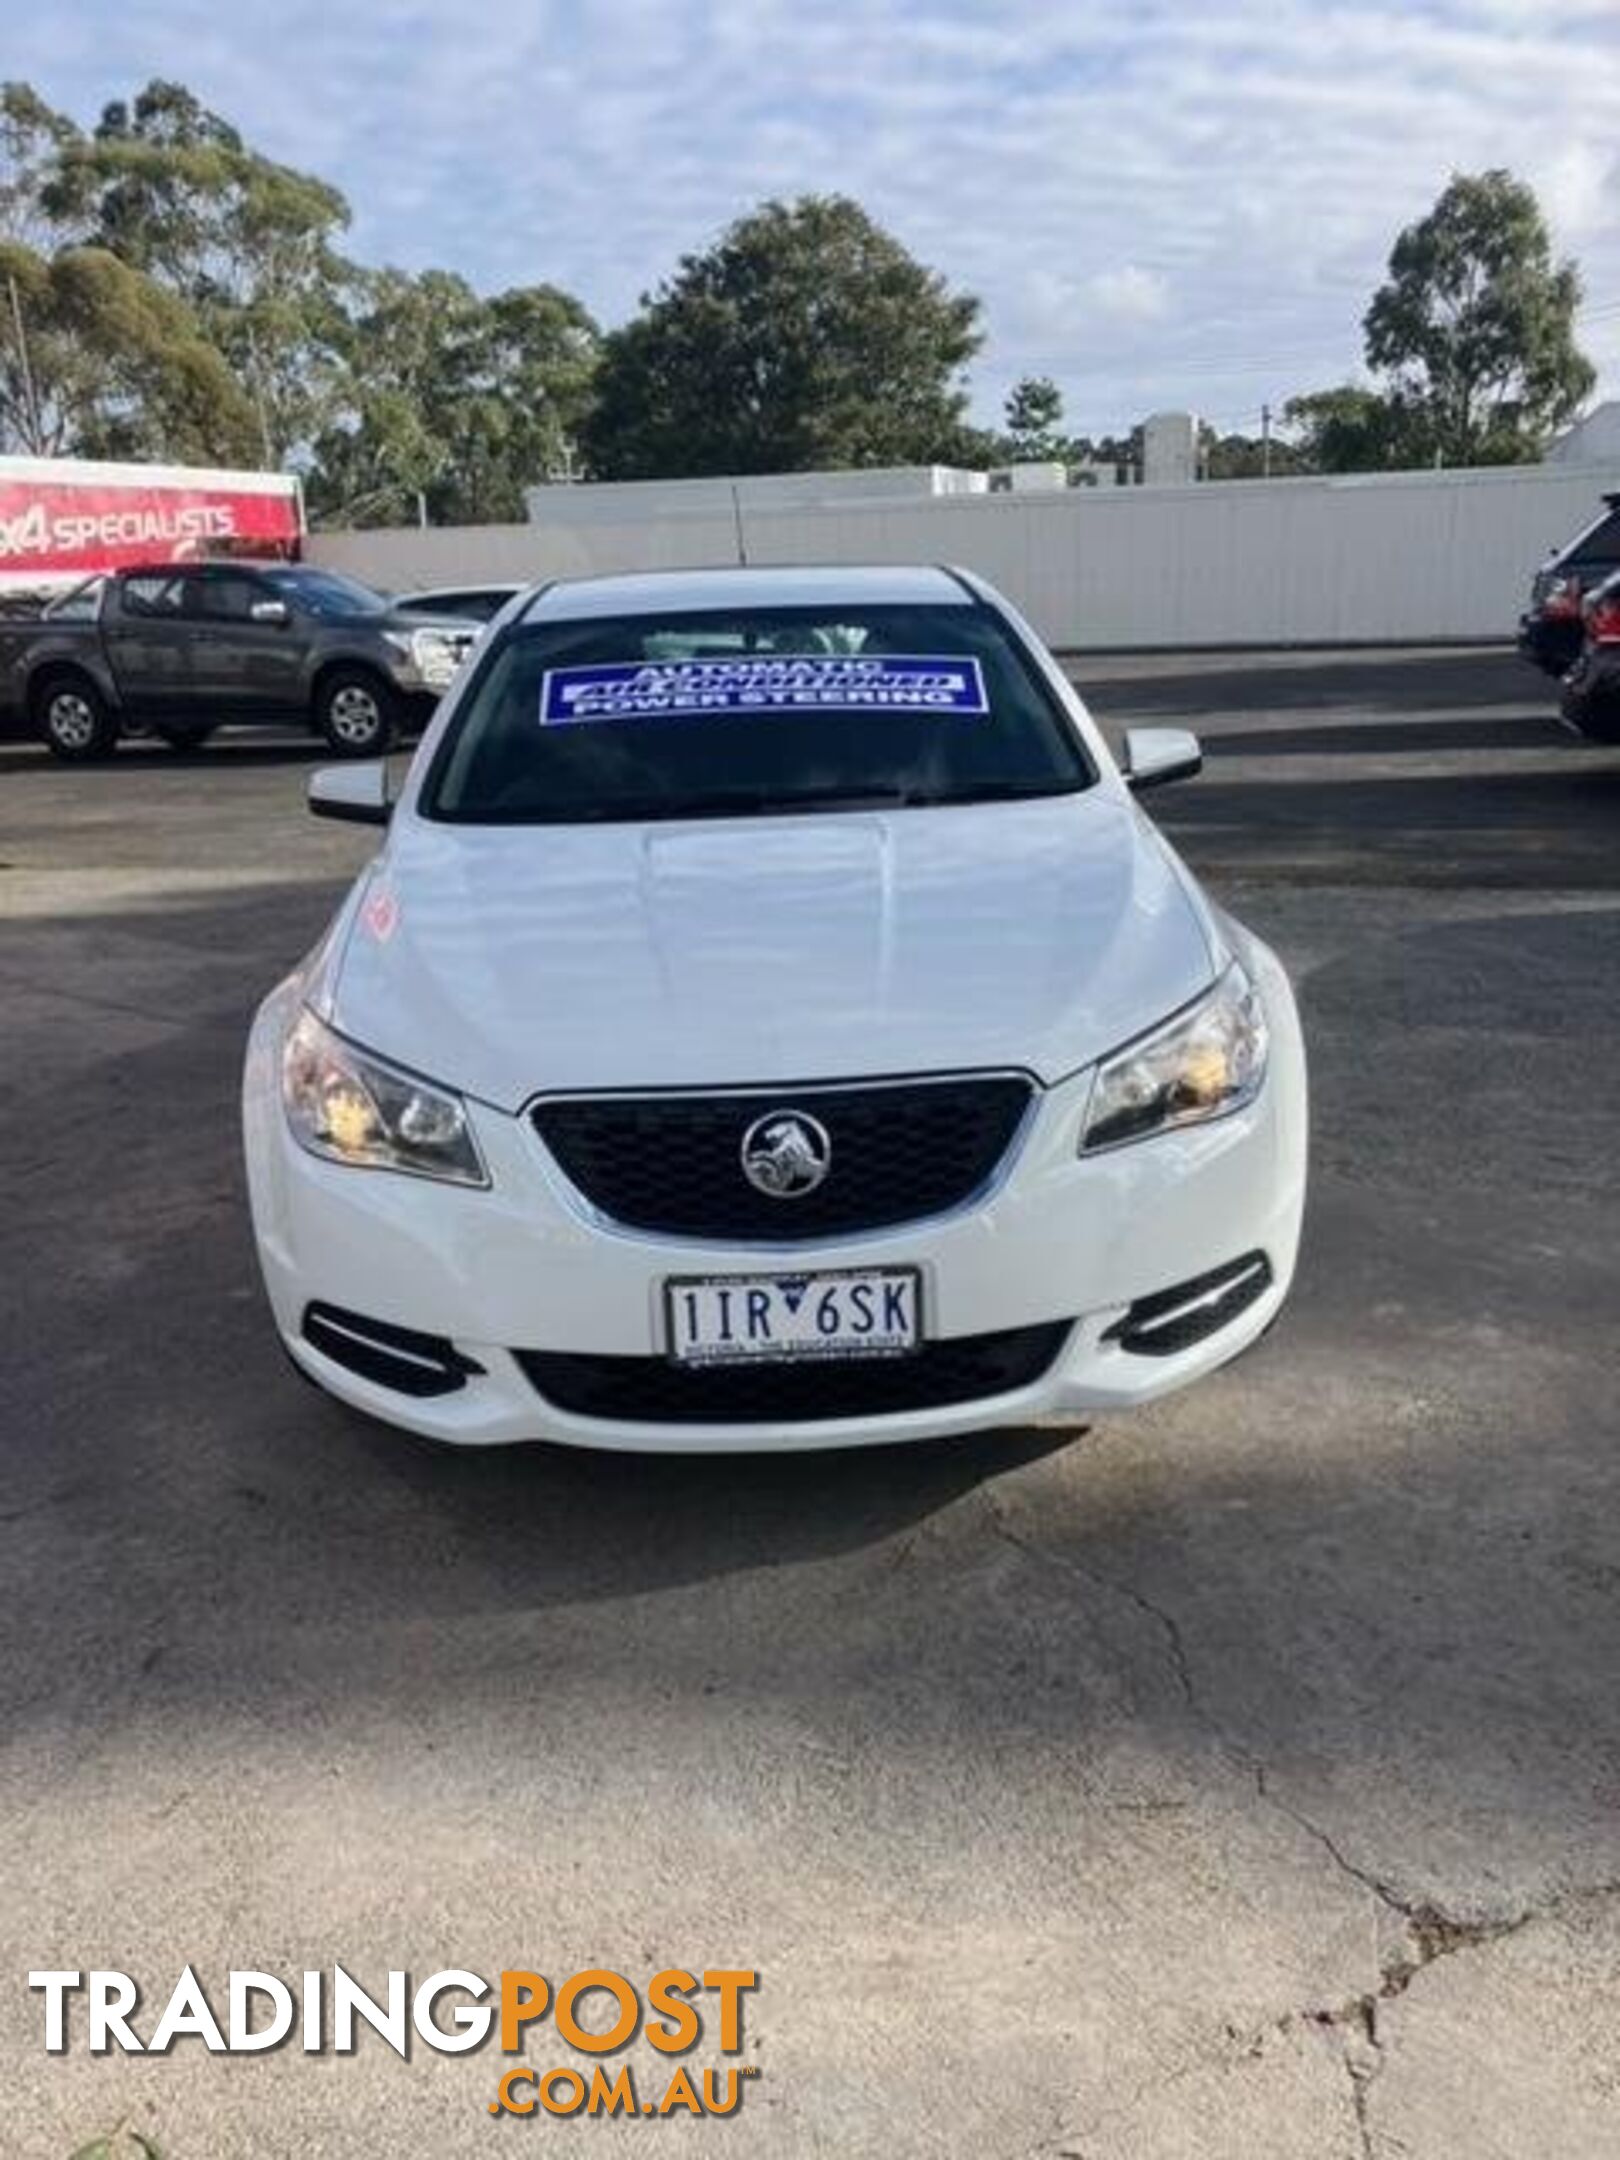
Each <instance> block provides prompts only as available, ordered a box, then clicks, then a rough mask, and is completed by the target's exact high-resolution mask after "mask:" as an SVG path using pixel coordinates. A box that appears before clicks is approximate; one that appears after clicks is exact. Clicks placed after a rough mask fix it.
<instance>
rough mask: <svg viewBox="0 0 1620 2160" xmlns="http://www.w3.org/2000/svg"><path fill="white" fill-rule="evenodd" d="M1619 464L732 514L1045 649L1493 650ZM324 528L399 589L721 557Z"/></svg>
mask: <svg viewBox="0 0 1620 2160" xmlns="http://www.w3.org/2000/svg"><path fill="white" fill-rule="evenodd" d="M1609 489H1620V464H1612V465H1609V464H1605V465H1587V466H1568V465H1536V466H1511V467H1496V468H1491V469H1488V470H1480V471H1474V472H1445V473H1396V474H1379V475H1366V476H1357V477H1355V478H1353V479H1342V480H1270V481H1260V480H1243V481H1227V482H1213V483H1208V482H1207V483H1205V484H1203V485H1201V486H1197V487H1177V488H1105V489H1091V488H1074V489H1069V490H1066V491H1064V492H1062V493H1054V494H1052V495H1050V496H1042V495H962V496H943V497H935V498H921V499H918V500H916V501H910V502H905V503H896V502H893V501H889V502H878V503H865V502H859V501H850V502H840V503H826V504H818V505H815V506H811V507H793V508H790V509H763V508H750V507H748V506H747V505H746V504H745V505H744V506H743V509H742V511H741V516H740V523H741V528H742V534H743V540H744V544H745V545H746V548H747V552H748V558H749V560H750V561H751V562H756V563H808V562H851V563H853V562H952V563H961V564H963V565H965V566H966V567H968V568H970V569H974V570H977V571H980V572H981V573H982V574H983V575H984V576H986V577H988V578H989V579H990V580H991V582H992V583H993V584H995V585H997V586H999V587H1000V589H1001V590H1002V591H1003V592H1005V593H1006V594H1007V595H1008V597H1009V598H1010V599H1012V600H1013V601H1015V602H1016V603H1017V604H1018V605H1019V606H1020V607H1021V608H1023V610H1024V611H1025V613H1026V614H1028V615H1029V616H1030V618H1031V620H1032V621H1033V622H1034V623H1035V625H1036V627H1037V628H1038V629H1039V630H1040V631H1041V632H1042V634H1043V635H1044V636H1045V637H1046V638H1047V639H1048V640H1049V641H1050V642H1051V643H1053V644H1055V645H1059V646H1065V647H1071V648H1076V649H1080V650H1089V651H1106V650H1108V649H1110V648H1112V649H1114V650H1121V649H1129V648H1151V647H1154V646H1162V647H1175V646H1219V645H1333V644H1399V643H1404V642H1407V641H1409V640H1410V641H1420V640H1428V639H1470V638H1482V639H1488V638H1500V637H1505V636H1507V635H1508V634H1509V633H1510V632H1511V629H1512V626H1513V622H1514V619H1515V617H1516V615H1517V613H1518V610H1519V608H1520V606H1521V605H1522V603H1523V598H1524V593H1525V588H1526V586H1527V584H1528V582H1529V579H1530V575H1531V572H1532V571H1533V570H1534V569H1535V567H1536V565H1537V564H1538V563H1539V562H1540V561H1541V560H1542V558H1543V556H1545V554H1546V553H1547V551H1548V549H1549V548H1551V547H1553V546H1555V545H1557V544H1559V543H1561V542H1563V541H1565V540H1567V539H1568V538H1570V536H1571V535H1572V534H1573V533H1575V532H1576V531H1578V530H1579V529H1580V528H1581V527H1582V526H1584V525H1586V524H1588V523H1590V521H1591V520H1592V519H1593V518H1594V517H1595V516H1597V515H1598V513H1599V512H1600V511H1601V509H1602V502H1601V496H1602V494H1603V493H1604V491H1605V490H1609ZM558 495H559V501H558V507H557V515H556V517H555V518H554V519H551V520H549V521H547V522H543V523H535V524H531V525H487V526H463V527H455V528H430V529H427V530H418V529H416V528H397V529H392V530H388V531H379V532H343V533H323V534H319V535H317V536H315V537H314V538H313V539H312V541H311V543H310V553H311V555H312V556H313V557H314V559H315V560H316V561H318V562H323V563H328V564H330V565H332V566H333V567H334V568H337V569H343V570H349V571H352V572H353V573H354V574H355V575H356V576H359V577H363V578H367V579H369V580H371V581H372V582H373V583H375V584H378V585H383V586H387V587H390V588H393V589H395V590H404V589H406V588H408V587H410V586H418V585H443V584H454V583H458V582H463V581H466V582H476V581H478V580H481V579H491V580H494V579H506V578H536V579H538V578H550V577H582V576H589V575H592V574H593V573H597V572H601V571H609V570H648V569H673V568H681V567H691V566H694V565H699V564H705V563H731V562H735V561H736V560H737V527H738V522H739V521H738V520H737V519H736V518H734V517H733V516H732V515H731V514H730V513H729V512H728V513H725V514H717V513H716V512H714V511H708V510H706V511H701V512H695V513H694V512H682V513H677V514H670V513H665V514H663V515H660V516H659V517H657V518H656V519H651V518H646V517H641V516H633V515H627V516H626V517H624V518H623V519H612V518H603V517H602V516H601V515H600V514H597V515H593V517H592V518H591V519H590V520H589V521H588V522H579V523H572V522H570V520H569V518H568V515H567V508H566V490H559V491H558Z"/></svg>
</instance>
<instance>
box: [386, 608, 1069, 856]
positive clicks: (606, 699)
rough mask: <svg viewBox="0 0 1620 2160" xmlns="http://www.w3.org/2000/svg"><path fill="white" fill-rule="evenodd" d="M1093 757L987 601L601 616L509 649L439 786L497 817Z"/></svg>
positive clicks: (794, 791)
mask: <svg viewBox="0 0 1620 2160" xmlns="http://www.w3.org/2000/svg"><path fill="white" fill-rule="evenodd" d="M1093 777H1094V775H1093V774H1092V772H1091V770H1090V767H1089V765H1088V764H1087V761H1086V758H1085V755H1084V752H1083V751H1082V750H1081V748H1080V745H1079V743H1078V741H1077V739H1076V738H1075V736H1074V734H1073V732H1072V730H1071V729H1070V727H1069V725H1068V723H1067V721H1066V719H1065V718H1064V716H1063V713H1062V711H1061V710H1060V708H1059V706H1058V705H1057V702H1056V700H1055V699H1054V698H1053V696H1052V694H1051V692H1050V690H1049V689H1048V688H1047V686H1046V685H1045V684H1044V683H1043V682H1042V681H1041V679H1040V677H1039V675H1038V674H1037V673H1036V671H1035V669H1034V668H1033V667H1032V666H1031V664H1030V663H1029V661H1028V660H1027V659H1026V657H1025V656H1024V654H1023V653H1022V651H1021V650H1020V649H1019V648H1018V647H1017V646H1016V645H1015V644H1014V643H1013V642H1012V640H1011V638H1010V637H1009V635H1008V633H1007V631H1006V630H1005V629H1004V628H1003V626H1002V624H1001V623H1000V622H999V621H998V620H997V618H996V617H995V616H993V615H992V614H991V613H990V612H989V611H988V610H987V609H984V608H981V607H978V606H969V605H964V606H960V607H955V606H923V607H915V606H912V607H893V606H891V607H830V608H829V607H825V606H824V607H820V608H760V609H753V608H750V609H747V610H739V611H737V612H734V613H718V612H710V611H705V612H702V613H698V614H688V615H656V616H655V615H641V616H621V617H613V618H609V617H596V618H590V619H586V620H581V621H574V622H560V623H549V624H545V625H540V626H536V627H534V628H532V629H525V630H519V631H516V632H515V633H514V634H512V635H511V636H509V637H508V638H506V639H504V640H503V641H502V642H501V643H500V644H499V645H498V646H497V647H496V648H495V650H494V651H493V652H492V653H491V655H490V657H489V659H488V661H487V662H486V664H485V666H484V668H483V669H482V671H481V673H480V675H479V677H478V679H477V680H476V681H475V682H474V683H473V685H472V686H471V688H470V690H469V692H468V695H467V698H466V700H465V702H464V703H463V705H462V707H461V710H460V712H459V714H458V717H457V721H456V724H455V726H454V727H453V728H452V730H451V732H450V733H449V735H448V736H447V737H446V739H445V742H444V744H443V745H442V746H441V749H440V751H439V755H438V757H437V758H436V759H435V761H434V766H433V770H432V771H431V773H430V774H429V776H428V780H427V784H426V786H425V788H424V790H423V797H422V807H423V810H424V812H425V814H426V815H427V816H429V817H434V818H444V819H451V820H462V821H466V822H469V823H480V824H483V823H489V824H576V823H583V822H585V821H594V820H604V821H605V820H612V819H636V820H640V819H653V818H683V817H747V816H756V815H761V814H766V813H772V812H781V811H805V812H808V811H815V810H821V809H834V808H847V807H850V806H870V807H874V808H888V807H908V808H909V807H926V806H932V805H937V804H943V803H957V802H985V801H995V800H1013V799H1016V798H1018V797H1021V796H1035V795H1060V794H1067V793H1070V792H1072V791H1073V790H1075V789H1077V788H1082V787H1086V786H1088V785H1089V784H1090V782H1091V780H1092V779H1093Z"/></svg>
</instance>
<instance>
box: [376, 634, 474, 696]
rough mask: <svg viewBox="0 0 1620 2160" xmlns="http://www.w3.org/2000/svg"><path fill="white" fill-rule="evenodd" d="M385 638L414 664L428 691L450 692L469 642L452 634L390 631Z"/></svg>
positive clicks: (458, 635)
mask: <svg viewBox="0 0 1620 2160" xmlns="http://www.w3.org/2000/svg"><path fill="white" fill-rule="evenodd" d="M383 635H384V636H385V637H386V638H387V640H388V642H389V644H390V645H392V646H393V648H394V650H395V651H396V652H399V653H403V654H404V656H405V657H406V659H408V660H409V661H410V662H411V663H412V665H413V666H414V667H415V669H416V672H417V674H418V675H420V676H421V678H422V681H423V683H424V684H425V686H426V687H427V688H428V689H429V690H448V689H449V687H450V685H451V683H452V682H453V681H454V679H455V673H456V670H457V668H458V667H460V665H461V663H462V661H463V659H464V658H465V657H466V653H467V647H468V642H469V641H468V640H467V639H466V638H464V637H462V636H461V635H460V634H459V633H457V632H455V631H451V630H387V631H384V633H383Z"/></svg>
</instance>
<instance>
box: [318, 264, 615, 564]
mask: <svg viewBox="0 0 1620 2160" xmlns="http://www.w3.org/2000/svg"><path fill="white" fill-rule="evenodd" d="M364 289H365V293H366V305H365V307H364V309H363V311H362V312H361V313H359V314H358V315H357V316H356V318H355V320H354V322H353V324H352V326H351V328H350V330H349V333H348V337H347V341H346V345H345V357H346V359H347V361H348V372H347V377H346V384H345V395H344V397H343V399H342V402H341V405H340V409H339V410H338V412H337V413H336V414H335V416H334V418H333V420H332V421H331V423H330V424H329V425H328V426H327V427H326V428H325V429H324V430H323V431H322V433H321V435H320V436H319V437H318V438H317V441H316V444H315V465H314V470H313V472H312V474H311V476H310V483H309V488H310V504H311V509H312V511H313V512H314V513H315V514H316V515H317V516H319V517H321V518H323V519H325V520H327V521H329V522H332V523H341V524H361V525H369V524H396V523H399V522H400V521H401V520H402V519H405V520H408V519H410V518H413V517H414V516H415V514H416V506H417V498H418V496H419V495H420V497H421V498H422V500H423V503H424V505H425V507H426V509H427V511H428V514H429V516H430V517H431V518H432V519H433V521H434V522H435V523H442V524H478V523H488V522H501V521H516V520H520V519H521V518H522V516H523V489H524V487H525V486H527V485H532V484H533V483H534V482H536V481H538V480H541V479H544V478H545V476H546V475H547V474H548V473H553V472H558V471H561V470H564V469H566V467H567V465H568V463H569V460H570V458H571V456H572V444H573V439H574V437H575V435H576V433H577V432H578V429H579V427H580V425H581V423H582V421H583V419H584V416H585V412H586V409H587V407H588V404H589V400H590V394H591V376H592V371H593V369H594V366H595V359H596V349H597V337H596V327H595V325H594V324H593V323H592V321H591V319H590V317H589V315H587V314H586V312H585V310H584V309H583V308H582V307H581V306H580V304H579V302H578V301H577V300H574V299H573V298H571V297H570V296H569V295H568V294H567V293H563V292H559V291H558V290H557V288H556V287H555V286H551V285H533V286H522V287H518V288H516V289H514V290H513V291H510V292H504V293H497V294H496V295H495V296H494V297H493V298H492V299H487V300H486V299H481V298H480V297H479V296H478V294H477V293H475V292H474V291H473V289H472V287H471V286H470V285H468V284H467V283H466V282H465V280H463V279H462V278H459V277H456V276H454V275H452V274H451V273H450V272H448V271H444V270H430V271H427V272H425V273H424V274H423V275H422V276H421V277H418V278H413V277H409V276H407V275H406V274H405V273H404V272H403V271H399V270H384V271H379V272H377V273H375V274H374V275H372V276H370V277H368V278H367V279H366V281H365V288H364Z"/></svg>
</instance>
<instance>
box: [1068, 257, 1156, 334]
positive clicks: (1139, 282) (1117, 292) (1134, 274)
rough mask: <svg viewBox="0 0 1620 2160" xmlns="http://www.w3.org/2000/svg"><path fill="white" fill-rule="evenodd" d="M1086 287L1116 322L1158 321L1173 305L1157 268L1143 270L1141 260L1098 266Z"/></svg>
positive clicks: (1103, 310) (1102, 308)
mask: <svg viewBox="0 0 1620 2160" xmlns="http://www.w3.org/2000/svg"><path fill="white" fill-rule="evenodd" d="M1086 291H1087V293H1088V294H1089V295H1090V297H1091V299H1092V300H1093V301H1095V303H1096V305H1097V306H1098V307H1099V308H1100V309H1101V310H1102V312H1103V313H1104V314H1105V315H1107V316H1110V317H1112V319H1113V320H1114V321H1115V322H1126V323H1150V322H1158V321H1159V319H1160V318H1161V316H1163V315H1164V313H1165V311H1166V310H1167V309H1168V307H1169V305H1170V288H1169V286H1168V285H1167V284H1166V283H1165V281H1164V279H1163V278H1162V277H1160V275H1159V274H1158V272H1157V271H1156V270H1144V269H1143V268H1142V267H1141V265H1140V264H1139V263H1123V264H1122V265H1121V266H1120V268H1119V269H1117V270H1099V271H1098V272H1097V273H1096V275H1095V276H1094V277H1091V278H1088V279H1087V280H1086Z"/></svg>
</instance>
